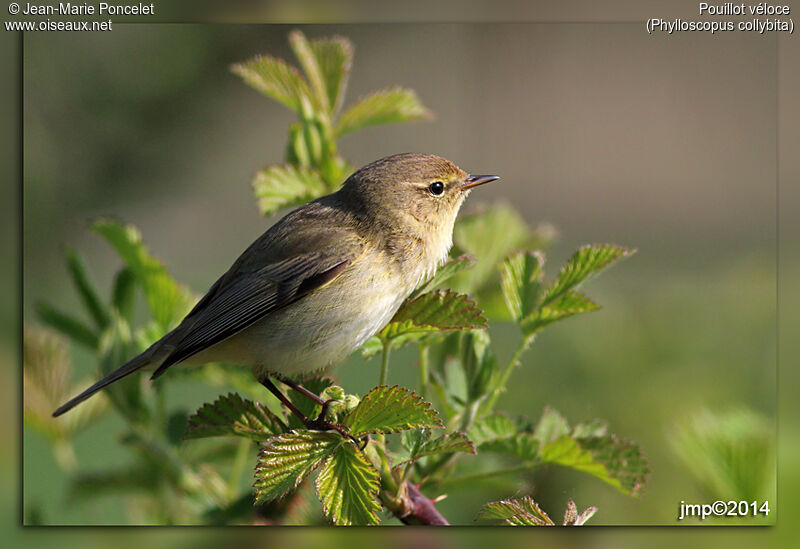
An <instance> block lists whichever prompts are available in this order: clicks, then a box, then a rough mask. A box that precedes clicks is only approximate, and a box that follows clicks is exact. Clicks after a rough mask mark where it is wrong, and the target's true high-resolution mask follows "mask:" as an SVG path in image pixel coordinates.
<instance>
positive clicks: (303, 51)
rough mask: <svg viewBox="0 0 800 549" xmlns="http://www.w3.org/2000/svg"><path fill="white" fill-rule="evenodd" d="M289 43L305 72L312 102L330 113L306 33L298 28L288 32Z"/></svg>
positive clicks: (325, 91)
mask: <svg viewBox="0 0 800 549" xmlns="http://www.w3.org/2000/svg"><path fill="white" fill-rule="evenodd" d="M289 45H290V46H291V47H292V51H293V52H294V54H295V56H296V57H297V60H298V61H299V62H300V66H301V67H303V71H304V72H305V73H306V78H307V79H308V84H309V86H310V88H311V90H312V96H313V98H314V102H315V103H316V104H317V106H318V107H319V108H320V109H321V110H322V112H324V113H326V114H328V115H329V114H330V104H329V101H328V91H327V88H326V86H325V78H324V76H323V75H322V70H321V69H320V67H319V63H318V62H317V56H316V55H315V54H314V51H313V50H312V49H311V44H309V42H308V39H307V38H306V35H305V34H303V33H302V32H301V31H299V30H293V31H292V32H290V33H289Z"/></svg>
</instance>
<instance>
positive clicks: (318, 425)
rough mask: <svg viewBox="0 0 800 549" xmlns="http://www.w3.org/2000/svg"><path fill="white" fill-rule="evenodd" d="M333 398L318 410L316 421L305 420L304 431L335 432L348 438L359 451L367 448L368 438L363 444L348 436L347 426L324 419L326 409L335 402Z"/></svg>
mask: <svg viewBox="0 0 800 549" xmlns="http://www.w3.org/2000/svg"><path fill="white" fill-rule="evenodd" d="M336 401H337V400H336V399H335V398H331V399H328V400H326V401H325V402H323V403H322V410H320V412H319V415H318V416H317V418H316V419H306V421H305V424H306V429H310V430H312V431H336V432H337V433H339V434H340V435H342V436H343V437H345V438H349V439H350V440H352V441H353V443H354V444H355V445H356V446H357V447H358V448H359V449H361V450H363V449H364V448H366V447H367V442H369V438H367V437H365V438H364V442H363V444H362V443H361V441H360V440H359V439H357V438H356V437H354V436H353V435H351V434H350V429H348V427H347V425H342V424H341V423H332V422H330V421H328V420H327V419H325V415H326V414H327V412H328V407H329V406H330V405H331V403H333V402H336Z"/></svg>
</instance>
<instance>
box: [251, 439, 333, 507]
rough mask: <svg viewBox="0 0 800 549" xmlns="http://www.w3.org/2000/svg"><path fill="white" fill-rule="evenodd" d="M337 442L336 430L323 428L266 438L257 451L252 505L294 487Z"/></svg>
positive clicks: (331, 451) (275, 496)
mask: <svg viewBox="0 0 800 549" xmlns="http://www.w3.org/2000/svg"><path fill="white" fill-rule="evenodd" d="M341 442H342V437H341V436H340V435H339V434H338V433H330V432H324V431H300V432H295V431H292V432H290V433H285V434H282V435H278V436H276V437H272V438H271V439H269V440H268V441H267V442H265V443H264V447H263V448H262V450H261V452H260V453H259V454H258V464H257V465H256V473H255V477H256V481H255V483H254V484H253V488H255V493H256V504H259V503H263V502H267V501H271V500H274V499H277V498H279V497H281V496H283V495H285V494H286V493H287V492H289V491H291V490H294V489H295V488H297V487H298V486H299V485H300V483H301V482H303V480H304V479H305V478H306V476H308V474H309V473H310V472H311V471H313V470H314V469H316V468H317V467H319V465H320V464H321V463H322V462H323V461H324V460H325V459H326V458H328V456H330V455H331V454H332V453H333V451H334V450H335V449H336V447H337V446H338V445H339V444H341Z"/></svg>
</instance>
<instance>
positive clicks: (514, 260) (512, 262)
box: [500, 252, 544, 322]
mask: <svg viewBox="0 0 800 549" xmlns="http://www.w3.org/2000/svg"><path fill="white" fill-rule="evenodd" d="M543 266H544V255H543V254H541V253H540V252H515V253H513V254H511V255H510V256H509V257H508V258H506V260H505V261H504V262H503V264H502V265H501V266H500V270H501V281H502V289H503V298H504V299H505V302H506V307H507V308H508V312H509V313H510V314H511V318H513V319H514V320H516V321H517V322H519V321H520V320H522V318H523V317H525V316H527V315H529V314H530V313H531V312H533V310H534V308H535V307H536V303H537V302H538V300H539V289H540V287H541V285H542V274H543V273H542V267H543Z"/></svg>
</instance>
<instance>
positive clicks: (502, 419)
mask: <svg viewBox="0 0 800 549" xmlns="http://www.w3.org/2000/svg"><path fill="white" fill-rule="evenodd" d="M518 432H519V427H518V426H517V424H516V423H515V422H514V420H512V419H511V418H510V417H508V416H507V415H506V414H503V413H499V412H496V413H493V414H489V415H488V416H483V417H479V418H478V419H476V420H475V421H474V422H473V423H472V427H470V430H469V436H470V438H471V439H472V440H473V441H475V444H477V445H478V446H481V445H482V444H483V443H485V442H488V441H492V440H496V439H503V438H509V437H512V436H514V435H516V434H517V433H518Z"/></svg>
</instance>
